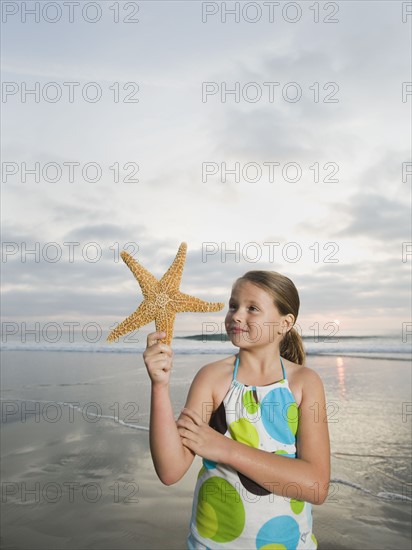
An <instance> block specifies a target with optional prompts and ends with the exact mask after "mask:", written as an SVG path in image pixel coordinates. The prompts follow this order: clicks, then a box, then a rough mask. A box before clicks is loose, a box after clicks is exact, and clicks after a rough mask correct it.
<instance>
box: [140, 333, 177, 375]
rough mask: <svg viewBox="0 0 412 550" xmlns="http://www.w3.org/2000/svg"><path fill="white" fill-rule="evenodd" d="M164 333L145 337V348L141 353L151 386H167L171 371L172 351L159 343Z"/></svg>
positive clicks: (164, 335)
mask: <svg viewBox="0 0 412 550" xmlns="http://www.w3.org/2000/svg"><path fill="white" fill-rule="evenodd" d="M165 337H166V333H165V332H152V333H151V334H149V335H148V336H147V346H146V350H145V351H144V353H143V359H144V363H145V365H146V368H147V372H148V374H149V377H150V380H151V381H152V384H153V385H158V386H167V385H168V384H169V380H170V371H171V369H172V358H173V351H172V348H171V347H170V346H168V345H167V344H163V343H162V342H160V340H161V339H162V338H165Z"/></svg>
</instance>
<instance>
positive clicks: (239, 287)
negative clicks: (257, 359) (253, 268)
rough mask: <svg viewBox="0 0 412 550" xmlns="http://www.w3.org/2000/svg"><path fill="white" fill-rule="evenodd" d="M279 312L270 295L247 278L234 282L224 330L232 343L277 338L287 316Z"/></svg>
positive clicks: (251, 343)
mask: <svg viewBox="0 0 412 550" xmlns="http://www.w3.org/2000/svg"><path fill="white" fill-rule="evenodd" d="M291 317H292V324H293V316H291V315H287V316H282V315H281V314H280V313H279V310H278V308H277V307H276V306H275V304H274V302H273V298H272V296H271V295H270V294H269V293H268V292H266V291H265V290H263V289H262V288H260V287H258V286H256V285H254V284H253V283H251V282H250V281H240V282H239V283H237V284H236V285H235V286H234V288H233V290H232V294H231V296H230V300H229V311H228V312H227V315H226V319H225V327H226V332H227V334H228V336H229V338H230V340H231V342H232V343H233V344H234V345H235V346H239V347H240V348H243V347H248V348H249V347H251V346H253V347H254V346H255V345H266V344H268V343H273V342H278V343H279V342H280V340H281V338H282V335H281V334H278V333H282V330H283V329H285V327H288V326H289V323H290V322H291V321H290V318H291Z"/></svg>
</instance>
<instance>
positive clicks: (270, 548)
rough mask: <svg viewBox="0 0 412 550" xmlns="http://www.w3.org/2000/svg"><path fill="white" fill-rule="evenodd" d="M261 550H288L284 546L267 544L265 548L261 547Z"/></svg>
mask: <svg viewBox="0 0 412 550" xmlns="http://www.w3.org/2000/svg"><path fill="white" fill-rule="evenodd" d="M259 550H287V548H286V546H285V545H284V544H276V543H273V544H265V546H261V547H260V549H259Z"/></svg>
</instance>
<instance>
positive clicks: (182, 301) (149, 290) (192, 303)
mask: <svg viewBox="0 0 412 550" xmlns="http://www.w3.org/2000/svg"><path fill="white" fill-rule="evenodd" d="M186 249H187V245H186V243H182V244H181V245H180V247H179V250H178V251H177V254H176V258H175V259H174V260H173V263H172V265H171V266H170V267H169V269H168V270H167V271H166V273H165V274H164V275H163V277H162V278H161V279H160V281H159V280H157V279H156V277H154V275H152V274H151V273H150V272H149V271H147V269H145V268H144V267H143V266H142V265H140V264H139V263H137V262H136V260H135V259H134V258H133V257H132V256H130V254H128V253H127V252H125V251H123V252H122V253H121V257H122V259H123V261H124V262H125V263H126V265H127V267H128V268H129V269H130V271H131V272H132V273H133V275H134V276H135V278H136V279H137V282H138V283H139V285H140V288H141V289H142V294H143V297H144V300H143V302H142V303H141V304H140V305H139V307H138V308H137V309H136V311H135V312H134V313H132V314H131V315H129V317H127V318H126V319H125V320H124V321H122V322H121V323H120V325H119V326H118V327H116V328H115V329H114V330H112V331H111V333H110V334H109V336H108V337H107V340H108V341H109V342H112V341H113V340H115V339H117V338H118V337H119V336H123V335H125V334H128V333H129V332H132V331H133V330H136V329H138V328H140V327H142V326H144V325H147V324H148V323H150V322H151V321H154V322H155V325H156V330H157V331H163V332H165V333H166V338H165V339H164V340H162V342H165V343H166V344H168V345H170V343H171V341H172V337H173V325H174V321H175V316H176V313H181V312H189V311H191V312H197V311H203V312H205V311H220V310H221V309H223V308H224V304H223V303H221V302H204V301H203V300H200V299H199V298H195V297H194V296H189V295H188V294H183V293H182V292H180V290H179V287H180V280H181V278H182V273H183V268H184V265H185V260H186Z"/></svg>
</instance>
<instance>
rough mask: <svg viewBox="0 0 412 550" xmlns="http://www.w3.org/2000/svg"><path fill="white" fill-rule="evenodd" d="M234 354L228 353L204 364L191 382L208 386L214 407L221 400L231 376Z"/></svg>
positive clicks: (228, 385)
mask: <svg viewBox="0 0 412 550" xmlns="http://www.w3.org/2000/svg"><path fill="white" fill-rule="evenodd" d="M235 360H236V356H235V355H230V356H229V357H224V358H223V359H219V360H218V361H214V362H213V363H208V364H207V365H204V366H203V367H202V368H201V369H200V370H199V371H198V373H197V374H196V376H195V379H194V380H193V383H194V384H196V385H201V386H208V388H209V392H210V394H211V395H212V397H213V402H214V405H215V408H216V407H217V406H218V405H219V404H220V403H221V402H222V401H223V398H224V396H225V395H226V393H227V391H228V389H229V387H230V384H231V381H232V377H233V369H234V364H235Z"/></svg>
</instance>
